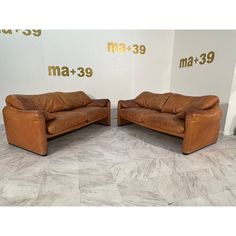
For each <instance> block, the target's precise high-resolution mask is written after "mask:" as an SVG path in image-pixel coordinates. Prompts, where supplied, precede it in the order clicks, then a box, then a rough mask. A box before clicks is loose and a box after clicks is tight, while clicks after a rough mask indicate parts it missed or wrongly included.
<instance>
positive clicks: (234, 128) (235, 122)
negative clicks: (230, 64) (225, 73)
mask: <svg viewBox="0 0 236 236" xmlns="http://www.w3.org/2000/svg"><path fill="white" fill-rule="evenodd" d="M235 133H236V64H235V67H234V76H233V83H232V88H231V94H230V99H229V106H228V112H227V116H226V122H225V127H224V135H230V134H235Z"/></svg>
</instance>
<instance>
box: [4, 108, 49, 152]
mask: <svg viewBox="0 0 236 236" xmlns="http://www.w3.org/2000/svg"><path fill="white" fill-rule="evenodd" d="M3 118H4V125H5V130H6V135H7V140H8V143H10V144H14V145H16V146H19V147H22V148H24V149H27V150H30V151H32V152H35V153H38V154H40V155H46V154H47V136H46V119H45V115H44V112H43V111H37V110H32V111H31V110H19V109H15V108H13V107H11V106H6V107H4V108H3Z"/></svg>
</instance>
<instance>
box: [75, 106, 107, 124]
mask: <svg viewBox="0 0 236 236" xmlns="http://www.w3.org/2000/svg"><path fill="white" fill-rule="evenodd" d="M73 111H74V112H77V111H79V112H81V113H84V114H85V115H86V116H87V118H88V122H91V121H95V120H99V119H102V118H105V117H106V116H107V115H108V110H107V108H105V107H80V108H77V109H74V110H72V112H73Z"/></svg>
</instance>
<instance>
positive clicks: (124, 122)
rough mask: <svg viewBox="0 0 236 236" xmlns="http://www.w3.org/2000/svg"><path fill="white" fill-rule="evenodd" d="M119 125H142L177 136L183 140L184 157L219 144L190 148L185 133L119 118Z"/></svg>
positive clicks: (213, 142) (212, 142)
mask: <svg viewBox="0 0 236 236" xmlns="http://www.w3.org/2000/svg"><path fill="white" fill-rule="evenodd" d="M117 124H118V126H122V125H128V124H137V125H140V126H143V127H145V128H148V129H151V130H154V131H157V132H160V133H163V134H167V135H171V136H175V137H179V138H181V139H183V144H182V153H183V154H184V155H189V154H191V153H194V152H196V151H198V150H201V149H203V148H206V147H208V146H210V145H212V144H215V143H216V142H217V139H216V140H214V141H211V142H209V143H207V142H206V143H205V144H204V145H202V146H198V147H196V146H190V147H186V145H185V140H184V138H185V137H184V133H183V134H178V133H173V132H170V131H166V130H162V129H157V128H155V127H151V126H150V125H148V126H146V125H145V124H144V123H140V122H137V121H134V120H132V121H131V120H125V119H124V118H121V117H119V119H117Z"/></svg>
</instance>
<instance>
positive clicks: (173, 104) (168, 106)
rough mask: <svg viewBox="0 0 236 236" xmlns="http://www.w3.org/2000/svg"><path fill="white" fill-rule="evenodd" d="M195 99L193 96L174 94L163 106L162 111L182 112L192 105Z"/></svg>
mask: <svg viewBox="0 0 236 236" xmlns="http://www.w3.org/2000/svg"><path fill="white" fill-rule="evenodd" d="M193 99H194V98H193V97H191V96H184V95H181V94H172V95H171V96H170V97H169V98H168V100H167V101H166V103H165V104H164V106H163V107H162V109H161V112H164V113H172V114H177V113H179V112H182V111H184V110H185V109H186V107H188V106H190V104H191V103H192V101H193Z"/></svg>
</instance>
